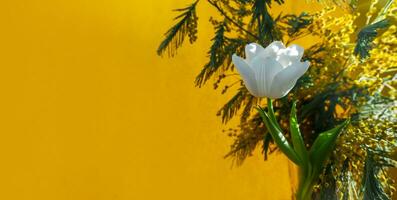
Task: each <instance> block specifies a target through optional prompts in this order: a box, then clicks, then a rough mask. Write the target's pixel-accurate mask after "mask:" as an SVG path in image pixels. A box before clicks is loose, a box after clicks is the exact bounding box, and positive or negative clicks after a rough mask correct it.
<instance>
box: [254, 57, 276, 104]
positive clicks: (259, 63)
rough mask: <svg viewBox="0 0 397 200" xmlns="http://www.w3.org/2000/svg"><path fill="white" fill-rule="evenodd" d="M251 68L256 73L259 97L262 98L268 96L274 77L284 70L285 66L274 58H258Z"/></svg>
mask: <svg viewBox="0 0 397 200" xmlns="http://www.w3.org/2000/svg"><path fill="white" fill-rule="evenodd" d="M251 67H252V69H253V70H254V72H255V79H256V83H257V84H256V85H257V88H258V92H259V95H260V96H261V97H263V96H267V95H268V93H269V92H270V87H271V83H272V81H273V78H274V76H275V75H276V74H277V73H279V72H280V71H281V70H283V66H281V65H280V63H278V62H277V61H276V60H275V59H274V58H273V57H266V58H262V57H260V56H258V57H255V58H254V59H253V60H252V63H251Z"/></svg>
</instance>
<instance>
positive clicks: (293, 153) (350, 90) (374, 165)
mask: <svg viewBox="0 0 397 200" xmlns="http://www.w3.org/2000/svg"><path fill="white" fill-rule="evenodd" d="M206 2H207V3H209V4H210V5H211V6H212V7H213V8H214V9H215V10H216V11H217V12H219V14H220V15H219V16H216V17H211V19H210V21H211V23H212V24H213V25H214V28H215V36H214V37H213V39H212V41H213V44H212V46H211V47H210V50H209V52H208V57H209V61H208V63H207V64H206V65H204V67H203V69H202V71H201V72H200V73H199V74H198V76H197V78H196V81H195V82H196V85H197V86H198V87H200V86H203V85H204V84H206V83H207V82H208V81H209V80H213V81H214V89H218V88H220V87H221V86H223V89H222V94H224V93H226V92H231V91H234V92H235V95H234V96H233V97H232V98H231V99H230V100H229V101H228V102H227V103H226V104H225V105H224V106H223V107H222V108H220V110H219V112H218V114H219V116H221V118H222V121H223V122H224V123H227V122H229V121H230V119H232V118H233V117H239V118H240V124H239V126H238V127H233V128H230V129H229V131H228V135H229V136H230V137H233V138H234V143H233V144H232V145H231V149H230V152H229V153H228V154H227V155H226V157H231V158H233V161H234V162H235V163H236V164H242V163H243V161H244V160H245V159H246V158H247V157H248V156H250V155H251V154H252V152H253V151H254V150H255V149H256V148H259V147H261V148H262V152H263V155H264V158H265V160H266V159H267V156H268V154H270V153H272V152H274V151H275V150H279V151H281V152H282V153H283V154H284V155H285V156H287V157H288V159H289V160H291V161H292V162H293V163H294V164H295V165H296V166H298V168H299V186H298V189H297V191H296V195H295V198H296V199H298V200H311V199H330V200H331V199H365V200H367V199H368V200H373V199H380V200H383V199H390V198H391V195H392V194H393V192H394V191H395V188H394V181H393V180H392V179H391V178H390V173H389V171H388V169H389V168H394V167H396V166H397V164H396V158H397V156H396V150H397V148H396V147H397V140H396V139H397V123H396V121H397V120H396V116H397V111H396V107H397V101H396V94H397V92H396V84H397V82H396V80H397V75H396V71H397V54H396V53H397V27H396V20H397V17H396V12H397V3H396V2H394V1H393V0H388V1H376V0H374V1H371V2H364V3H363V2H359V1H332V2H331V3H330V2H322V3H323V5H324V6H323V9H322V10H320V11H317V12H313V13H308V12H305V11H302V13H301V14H299V15H296V14H286V13H283V12H278V13H277V12H272V9H273V8H274V5H277V6H279V7H281V8H282V7H283V6H285V3H286V2H284V0H274V1H271V0H207V1H206ZM198 3H199V1H195V2H194V3H193V4H191V5H189V6H187V7H185V8H182V9H177V10H176V11H177V12H181V13H180V14H179V15H178V16H177V17H176V20H177V23H176V24H175V26H173V27H171V29H169V30H168V31H167V32H166V34H165V39H164V40H163V42H162V43H161V44H160V46H159V48H158V51H157V52H158V54H159V55H162V54H164V53H168V55H169V56H174V55H175V53H176V50H177V49H178V47H180V46H181V45H182V44H183V42H184V39H185V38H189V40H190V42H191V43H193V42H195V41H196V39H197V37H196V33H197V22H198V18H197V15H196V8H197V5H198ZM307 3H313V2H307ZM272 6H273V7H272ZM330 6H331V7H330ZM338 13H343V14H338ZM305 38H306V39H307V40H309V41H310V42H309V45H307V47H306V48H305V49H304V48H303V47H302V46H303V45H298V44H299V42H300V41H302V40H303V39H305ZM292 43H294V44H292ZM243 57H245V59H244V58H243ZM236 72H238V73H236ZM229 77H239V79H238V81H237V82H230V81H228V78H229Z"/></svg>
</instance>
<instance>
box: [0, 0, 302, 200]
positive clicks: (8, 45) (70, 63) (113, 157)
mask: <svg viewBox="0 0 397 200" xmlns="http://www.w3.org/2000/svg"><path fill="white" fill-rule="evenodd" d="M190 2H191V1H190V0H168V1H155V0H143V1H141V0H139V1H138V0H129V1H127V0H107V1H104V0H99V1H98V0H95V1H94V0H68V1H63V0H55V1H54V0H30V1H29V0H22V1H15V0H2V1H1V3H0V25H1V31H0V66H1V68H0V69H1V71H0V92H1V99H0V112H1V114H0V136H1V137H0V159H1V163H0V199H4V200H14V199H18V200H36V199H40V200H47V199H48V200H64V199H65V200H66V199H68V200H80V199H81V200H91V199H92V200H97V199H98V200H100V199H104V200H105V199H106V200H107V199H120V200H127V199H129V200H154V199H176V200H179V199H192V200H195V199H197V200H199V199H200V200H201V199H206V200H215V199H216V200H218V199H228V200H241V199H250V200H259V199H261V200H263V199H274V200H278V199H280V200H288V199H290V198H291V195H292V192H291V186H290V183H291V182H293V180H291V179H290V173H291V169H292V168H291V164H289V163H288V161H287V160H286V159H285V158H284V157H283V156H281V155H276V156H271V157H270V159H269V162H263V159H262V158H261V156H260V155H259V153H257V154H255V155H254V156H253V157H252V158H250V159H248V160H247V161H246V162H245V164H244V165H243V166H242V167H235V168H231V161H230V160H225V159H223V155H225V153H226V152H227V151H228V149H229V145H230V144H231V140H230V139H229V138H228V137H227V136H226V135H225V134H224V133H222V131H221V130H222V129H224V128H226V127H225V126H223V125H222V124H221V122H220V119H219V118H218V117H216V116H215V113H216V111H217V109H218V108H219V107H220V106H221V105H222V104H223V103H224V102H225V100H226V99H228V97H227V96H221V95H220V94H219V91H213V90H212V87H211V86H210V85H209V86H208V87H204V88H202V89H198V88H195V87H194V84H193V81H194V77H195V75H197V73H198V72H199V70H200V68H201V66H202V65H203V64H204V63H205V61H206V52H207V50H208V47H209V45H210V41H209V39H210V38H211V37H212V34H213V33H212V26H211V25H210V23H209V22H208V17H209V16H210V14H213V13H215V11H214V10H213V9H211V8H209V7H208V5H207V4H206V3H205V2H204V1H203V2H201V3H202V4H200V5H199V8H198V14H199V18H200V22H199V23H200V24H199V35H198V36H199V39H198V41H197V43H196V44H195V45H194V46H192V45H185V46H184V47H183V48H182V49H180V51H179V53H178V55H177V57H175V58H172V59H168V58H161V57H158V56H157V55H156V53H155V50H156V48H157V46H158V44H159V43H160V41H161V39H162V34H163V33H164V32H165V31H166V30H167V29H168V28H169V27H170V26H171V25H172V24H173V22H172V21H171V19H172V18H173V17H174V16H175V13H173V12H171V9H174V8H177V7H183V6H186V5H187V4H188V3H190ZM304 6H306V7H309V6H307V5H304ZM295 7H296V5H290V7H289V8H292V9H295Z"/></svg>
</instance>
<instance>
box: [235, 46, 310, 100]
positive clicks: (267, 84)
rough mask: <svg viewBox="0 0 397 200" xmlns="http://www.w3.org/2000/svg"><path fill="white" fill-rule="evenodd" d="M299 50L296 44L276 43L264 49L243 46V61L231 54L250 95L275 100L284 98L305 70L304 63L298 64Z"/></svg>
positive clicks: (299, 58) (306, 63) (301, 49)
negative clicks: (287, 45)
mask: <svg viewBox="0 0 397 200" xmlns="http://www.w3.org/2000/svg"><path fill="white" fill-rule="evenodd" d="M303 51H304V50H303V48H302V47H300V46H298V45H291V46H289V47H288V48H286V47H285V46H284V44H283V43H282V42H280V41H275V42H273V43H271V44H270V45H269V46H267V47H266V48H263V47H262V46H260V45H258V44H256V43H251V44H248V45H246V46H245V55H246V59H243V58H241V57H239V56H237V55H235V54H234V55H233V56H232V61H233V63H234V65H235V66H236V68H237V71H238V72H239V73H240V75H241V77H242V79H243V81H244V84H245V86H246V87H247V89H248V91H249V92H250V93H251V94H252V95H254V96H256V97H268V98H271V99H278V98H281V97H284V96H285V95H287V94H288V92H289V91H290V90H291V89H292V88H293V87H294V86H295V84H296V81H297V80H298V78H299V77H301V76H302V75H303V74H304V73H305V72H306V71H307V69H308V68H309V62H308V61H306V62H301V61H300V60H301V58H302V56H303Z"/></svg>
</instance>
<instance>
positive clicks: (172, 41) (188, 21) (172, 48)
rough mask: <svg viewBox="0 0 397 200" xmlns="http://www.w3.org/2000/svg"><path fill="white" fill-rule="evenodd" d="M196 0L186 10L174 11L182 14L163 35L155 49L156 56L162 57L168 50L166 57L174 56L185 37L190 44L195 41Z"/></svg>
mask: <svg viewBox="0 0 397 200" xmlns="http://www.w3.org/2000/svg"><path fill="white" fill-rule="evenodd" d="M197 3H198V0H196V1H195V2H194V3H193V4H191V5H189V6H188V7H186V8H181V9H175V10H174V11H177V12H182V14H180V15H178V16H177V17H175V18H174V20H177V19H180V20H179V21H178V22H177V23H176V24H175V25H174V26H173V27H171V28H170V29H169V30H168V31H167V32H166V33H165V39H164V40H163V42H161V44H160V46H159V48H158V49H157V54H158V55H163V53H164V52H165V51H167V50H168V56H171V57H172V56H174V55H175V53H176V50H177V49H178V48H179V47H180V46H181V45H182V43H183V41H184V40H185V37H186V36H188V37H189V39H190V43H193V42H194V41H196V39H197V36H196V33H197V15H196V5H197Z"/></svg>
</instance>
